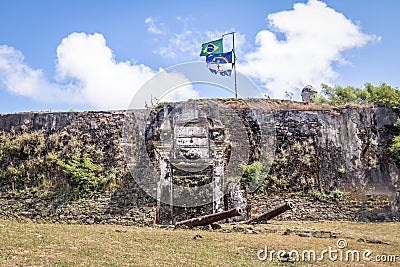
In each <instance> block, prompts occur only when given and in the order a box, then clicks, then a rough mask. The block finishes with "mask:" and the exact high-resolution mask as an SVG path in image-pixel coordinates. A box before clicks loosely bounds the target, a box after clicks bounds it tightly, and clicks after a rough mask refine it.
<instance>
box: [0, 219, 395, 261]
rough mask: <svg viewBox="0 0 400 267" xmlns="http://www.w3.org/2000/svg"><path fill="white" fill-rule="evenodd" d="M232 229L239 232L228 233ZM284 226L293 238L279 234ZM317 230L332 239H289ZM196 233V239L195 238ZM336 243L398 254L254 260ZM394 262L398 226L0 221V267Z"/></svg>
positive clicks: (360, 224) (380, 224) (298, 223)
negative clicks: (188, 226)
mask: <svg viewBox="0 0 400 267" xmlns="http://www.w3.org/2000/svg"><path fill="white" fill-rule="evenodd" d="M234 226H235V227H239V230H241V231H244V232H235V231H233V230H232V229H233V227H234ZM246 229H249V230H246ZM287 229H290V230H292V233H291V234H289V235H283V233H284V232H285V231H286V230H287ZM254 231H256V232H260V233H258V234H255V233H253V232H254ZM317 231H329V232H332V233H334V234H335V235H336V236H337V237H336V238H317V237H301V236H299V235H297V234H296V232H303V233H305V232H310V233H313V232H317ZM246 232H247V233H246ZM249 232H251V233H249ZM286 232H287V231H286ZM195 235H200V236H201V237H202V238H198V239H194V236H195ZM339 238H344V239H346V241H347V242H348V247H347V249H351V250H354V249H358V250H363V249H370V250H372V251H373V254H372V256H371V258H373V257H375V255H377V254H385V255H399V257H397V263H385V264H382V263H377V262H369V263H367V262H363V261H360V262H356V263H355V262H340V263H338V262H333V261H328V260H325V261H323V262H315V263H310V262H297V263H295V264H293V263H280V262H278V261H277V260H276V259H275V261H274V262H272V263H271V262H269V261H264V262H262V261H259V260H258V259H257V252H258V251H259V250H262V249H264V247H265V246H266V245H267V246H268V249H274V250H280V249H283V250H287V251H290V250H293V249H297V250H300V251H302V250H305V249H314V250H316V251H318V252H321V251H322V250H323V249H328V248H329V246H330V247H332V248H337V246H336V242H337V240H338V239H339ZM366 240H370V241H371V240H372V242H375V243H376V241H383V244H372V243H368V242H366ZM326 258H327V257H326ZM399 263H400V223H374V224H371V223H355V222H282V221H271V222H270V223H268V224H266V225H255V226H247V225H241V224H237V225H231V224H227V225H223V228H222V229H219V230H214V231H210V230H185V229H171V228H166V229H164V228H159V227H154V228H144V227H143V228H140V227H133V226H131V227H122V226H118V225H70V224H35V223H20V222H15V221H1V220H0V266H311V265H312V264H313V266H314V265H317V266H338V264H339V265H340V266H383V265H384V266H399V265H396V264H399Z"/></svg>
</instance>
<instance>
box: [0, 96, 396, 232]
mask: <svg viewBox="0 0 400 267" xmlns="http://www.w3.org/2000/svg"><path fill="white" fill-rule="evenodd" d="M264 101H265V102H262V101H261V102H260V103H261V104H262V105H267V102H269V106H270V107H271V114H272V116H273V119H274V123H275V131H276V143H275V144H274V145H275V147H276V149H275V164H272V166H271V169H270V174H269V175H270V176H271V177H275V176H277V177H278V178H279V177H284V176H290V177H291V178H290V179H292V180H291V182H290V183H289V184H288V186H289V188H290V189H289V190H288V192H284V191H282V190H281V191H279V192H278V191H271V192H269V191H268V190H266V192H263V193H262V194H261V193H257V192H256V194H248V195H245V198H246V199H247V202H248V212H249V213H248V216H251V215H252V214H253V215H254V214H257V213H260V212H263V211H266V210H267V209H269V208H270V207H274V206H277V205H279V204H281V203H282V201H284V200H285V199H289V198H290V199H292V200H293V199H294V200H295V202H296V204H297V208H296V209H295V210H294V211H290V212H287V213H285V214H284V215H281V216H280V217H279V218H280V219H327V220H335V219H340V220H343V219H344V220H364V221H385V220H386V221H388V220H389V221H391V220H398V218H399V205H400V181H399V174H400V170H399V168H398V167H397V166H396V164H395V162H394V161H393V159H392V158H391V156H390V154H388V152H387V147H388V145H389V144H390V140H391V138H392V137H393V135H394V127H393V124H394V123H395V121H396V120H397V118H398V115H397V114H396V113H395V112H394V111H393V110H392V109H390V108H386V107H372V106H366V107H359V106H347V107H340V108H335V107H328V106H315V105H304V104H303V103H294V102H291V101H272V100H264ZM260 103H259V104H260ZM172 107H173V105H172ZM235 108H237V109H239V110H240V109H241V107H235ZM165 109H166V108H165V106H164V107H160V108H159V109H158V110H156V111H155V113H154V112H153V113H154V114H155V115H154V114H153V115H152V116H153V117H152V119H151V120H149V118H147V119H146V118H145V117H146V116H145V114H147V113H146V111H144V110H135V111H133V112H132V113H131V114H130V115H132V114H133V115H134V116H135V118H136V120H137V121H141V124H143V125H144V126H142V127H147V129H151V128H152V127H153V128H154V129H155V128H157V127H161V124H162V120H163V117H162V116H161V115H157V114H161V113H162V110H165ZM242 109H243V108H242ZM244 109H245V108H244ZM160 112H161V113H160ZM239 113H240V114H244V115H243V117H245V116H246V115H245V114H246V112H239ZM127 116H128V115H127V113H126V112H125V111H85V112H32V113H16V114H2V115H0V131H5V132H10V131H16V132H19V131H22V130H24V131H28V132H32V131H43V132H44V133H45V134H46V135H50V134H52V133H60V132H67V133H69V134H70V135H74V136H75V137H76V138H77V139H79V140H81V141H82V143H83V144H85V145H95V146H96V147H98V148H100V149H101V150H102V151H103V152H104V158H105V160H104V162H105V163H104V164H107V165H108V166H113V168H115V169H116V170H117V173H118V175H119V176H120V177H119V179H118V181H119V182H118V184H117V185H116V186H115V188H114V189H113V191H111V192H106V193H104V194H103V195H101V196H98V197H96V198H90V199H74V200H71V199H69V200H66V199H63V198H62V197H60V198H56V197H54V196H52V197H51V198H47V197H43V196H42V195H41V194H40V192H37V191H32V192H27V193H25V194H23V195H18V196H15V194H10V193H9V192H7V191H4V190H0V191H1V195H0V205H1V208H0V217H11V218H19V219H21V218H22V219H24V218H28V219H31V220H37V221H42V220H44V221H61V222H82V223H120V224H145V225H151V224H153V223H154V222H155V220H156V219H155V217H156V215H157V212H159V211H160V210H159V209H158V208H159V203H157V201H156V200H155V199H154V198H151V197H148V196H146V193H145V192H143V190H141V188H140V187H139V186H138V185H137V183H136V180H135V179H132V178H131V177H128V176H129V174H128V173H129V172H128V171H127V167H126V160H125V158H124V153H123V149H122V147H121V144H123V143H124V136H123V125H124V120H126V119H127ZM225 119H228V120H229V116H228V117H227V118H225ZM232 120H234V121H232V122H231V123H232V125H234V124H235V123H237V118H235V117H234V116H232ZM243 121H245V120H243ZM151 124H153V125H151ZM146 125H147V126H146ZM244 127H245V128H247V131H248V132H251V131H252V129H251V128H252V127H253V126H252V124H251V123H247V124H246V123H244ZM145 131H146V129H145V128H144V129H143V133H144V132H145ZM229 131H230V132H229V134H230V135H231V136H232V135H235V134H236V133H235V132H234V130H232V127H231V128H230V129H229ZM238 134H239V133H238ZM199 140H200V139H199ZM252 140H253V141H254V140H256V138H255V137H254V138H249V142H250V145H249V147H250V152H249V151H246V153H247V154H249V153H250V157H252V156H254V155H253V154H254V153H256V152H255V151H252V144H251V141H252ZM125 141H126V140H125ZM247 149H248V148H247ZM138 151H139V153H149V151H148V150H138ZM252 153H253V154H252ZM21 160H23V159H21ZM284 160H286V161H284ZM277 162H278V163H279V162H280V163H279V164H278V163H277ZM274 175H275V176H274ZM308 179H310V180H312V187H315V188H317V189H319V190H325V191H330V190H334V189H339V190H341V191H343V192H346V193H347V195H348V196H349V199H348V201H347V202H337V203H332V202H327V201H323V200H318V201H316V200H315V196H314V197H312V196H308V195H307V194H303V193H301V192H303V191H304V190H303V189H304V188H307V186H308V185H310V184H311V182H310V181H309V180H308ZM303 180H304V181H303ZM308 189H309V188H308ZM228 202H229V205H231V203H232V200H229V201H228ZM227 205H228V204H226V203H225V206H227ZM229 205H228V206H229ZM210 211H213V208H212V207H208V209H206V212H210ZM196 212H198V211H196V209H195V208H186V209H184V208H182V209H178V210H175V211H172V213H173V214H174V213H175V214H176V218H173V220H178V219H183V218H185V219H187V218H188V216H189V217H190V214H197V213H196ZM172 216H174V215H172Z"/></svg>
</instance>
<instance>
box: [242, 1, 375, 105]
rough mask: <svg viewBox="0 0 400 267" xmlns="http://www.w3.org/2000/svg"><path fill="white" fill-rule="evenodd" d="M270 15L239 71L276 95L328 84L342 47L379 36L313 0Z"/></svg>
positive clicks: (360, 43)
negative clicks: (267, 25)
mask: <svg viewBox="0 0 400 267" xmlns="http://www.w3.org/2000/svg"><path fill="white" fill-rule="evenodd" d="M268 20H269V24H270V27H271V29H272V31H270V30H263V31H260V32H259V33H258V34H257V36H256V49H255V51H254V52H251V53H248V54H246V55H245V57H244V62H242V63H241V64H240V65H239V66H238V70H239V71H241V72H242V73H244V74H247V75H248V76H251V77H253V78H256V79H257V80H259V81H260V82H261V83H262V84H263V85H264V86H265V87H266V88H267V89H269V90H270V91H271V92H272V94H273V96H274V97H283V96H284V94H285V91H296V90H298V89H301V88H302V87H303V86H305V85H307V84H314V85H316V86H318V85H319V84H321V83H322V82H325V83H329V82H330V81H332V80H334V79H335V78H336V77H337V76H338V74H337V73H336V72H335V71H334V70H333V68H332V63H334V62H339V63H340V62H343V61H344V59H343V58H342V56H341V53H342V52H343V51H345V50H348V49H351V48H355V47H360V46H363V45H365V44H366V43H367V42H369V41H371V40H374V39H375V40H379V38H378V37H376V36H370V35H366V34H364V33H362V31H361V29H360V28H359V27H358V26H357V25H355V24H354V23H352V22H351V21H350V20H349V19H347V18H346V17H345V16H344V15H343V14H341V13H339V12H337V11H335V10H334V9H332V8H330V7H328V6H327V5H326V4H325V3H323V2H320V1H317V0H309V1H308V3H306V4H303V3H297V4H295V5H294V6H293V10H290V11H282V12H278V13H274V14H269V15H268ZM277 33H282V34H284V36H285V37H286V40H279V39H278V38H277Z"/></svg>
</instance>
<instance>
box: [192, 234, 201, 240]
mask: <svg viewBox="0 0 400 267" xmlns="http://www.w3.org/2000/svg"><path fill="white" fill-rule="evenodd" d="M200 238H203V237H202V236H201V235H199V234H197V235H195V236H194V237H193V239H200Z"/></svg>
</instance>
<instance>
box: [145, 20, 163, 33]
mask: <svg viewBox="0 0 400 267" xmlns="http://www.w3.org/2000/svg"><path fill="white" fill-rule="evenodd" d="M144 22H145V23H146V24H147V25H148V28H147V30H148V31H149V32H151V33H153V34H157V35H159V34H164V30H163V28H164V25H163V24H162V23H159V22H158V19H156V18H152V17H148V18H146V19H145V20H144Z"/></svg>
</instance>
